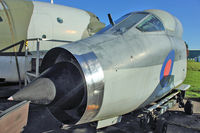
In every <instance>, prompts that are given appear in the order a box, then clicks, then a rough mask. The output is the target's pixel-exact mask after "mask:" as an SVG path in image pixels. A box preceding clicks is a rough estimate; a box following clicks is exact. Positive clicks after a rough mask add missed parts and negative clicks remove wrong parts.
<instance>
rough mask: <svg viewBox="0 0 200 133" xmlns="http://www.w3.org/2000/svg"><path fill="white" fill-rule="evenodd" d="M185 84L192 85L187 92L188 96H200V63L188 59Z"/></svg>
mask: <svg viewBox="0 0 200 133" xmlns="http://www.w3.org/2000/svg"><path fill="white" fill-rule="evenodd" d="M184 84H189V85H191V88H190V89H189V90H188V91H187V92H186V97H187V98H200V63H199V62H194V61H188V67H187V76H186V79H185V81H184Z"/></svg>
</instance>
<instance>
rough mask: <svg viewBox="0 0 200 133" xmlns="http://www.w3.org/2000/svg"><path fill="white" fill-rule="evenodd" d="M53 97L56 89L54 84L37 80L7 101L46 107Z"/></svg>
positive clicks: (43, 79) (48, 80)
mask: <svg viewBox="0 0 200 133" xmlns="http://www.w3.org/2000/svg"><path fill="white" fill-rule="evenodd" d="M55 96H56V88H55V85H54V83H53V82H52V81H51V80H50V79H48V78H38V79H36V80H35V81H33V82H32V83H31V84H29V85H28V86H26V87H25V88H23V89H22V90H20V91H18V92H17V93H16V94H14V95H13V96H12V97H10V98H9V99H8V100H14V101H23V100H27V101H31V102H32V103H35V104H42V105H47V104H49V103H51V102H52V101H53V100H54V98H55Z"/></svg>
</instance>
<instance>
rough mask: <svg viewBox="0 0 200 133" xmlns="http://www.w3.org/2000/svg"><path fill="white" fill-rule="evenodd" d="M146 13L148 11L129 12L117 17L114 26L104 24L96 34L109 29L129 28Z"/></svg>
mask: <svg viewBox="0 0 200 133" xmlns="http://www.w3.org/2000/svg"><path fill="white" fill-rule="evenodd" d="M148 14H149V13H145V12H138V13H129V14H127V15H124V16H123V17H121V18H119V19H118V20H116V21H115V25H114V26H112V25H111V24H110V25H108V26H106V27H105V28H104V29H102V30H101V31H99V32H98V33H97V34H101V33H104V32H106V31H110V30H111V31H113V30H119V29H123V30H128V29H129V28H131V27H132V26H134V25H135V24H137V23H138V22H139V21H140V20H142V19H143V18H144V17H145V16H147V15H148ZM124 20H126V21H124Z"/></svg>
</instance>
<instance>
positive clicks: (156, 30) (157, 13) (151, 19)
mask: <svg viewBox="0 0 200 133" xmlns="http://www.w3.org/2000/svg"><path fill="white" fill-rule="evenodd" d="M168 20H170V21H168ZM182 31H183V29H182V25H181V23H180V22H179V21H178V19H177V18H175V17H174V16H172V15H171V14H169V13H167V12H165V11H161V10H146V11H143V12H133V13H129V14H127V15H125V16H123V17H121V18H120V19H119V20H117V21H116V24H115V25H114V26H111V25H109V26H107V27H106V28H105V29H103V30H102V31H100V32H98V33H97V34H96V35H94V36H92V37H89V38H87V39H84V40H80V41H77V42H74V43H71V44H68V45H63V46H61V47H58V48H54V49H52V50H50V51H49V52H48V53H47V54H46V55H45V57H44V60H43V62H42V70H43V73H42V76H41V77H39V78H38V79H36V81H37V80H41V79H42V78H44V77H46V78H47V77H48V78H53V77H54V74H55V73H58V72H60V71H61V70H58V69H56V72H54V73H52V72H51V70H55V68H56V67H57V65H58V64H60V63H64V62H65V63H68V64H75V65H74V66H75V68H78V70H79V72H80V73H82V74H81V75H83V76H84V78H83V79H84V81H85V86H84V89H85V90H86V92H87V99H86V98H83V99H82V102H81V104H83V103H85V104H86V105H87V106H86V107H85V112H84V114H83V115H81V116H80V115H79V117H80V119H78V120H77V121H76V123H75V124H82V123H87V122H92V121H102V120H106V119H111V118H116V117H117V116H121V115H123V114H126V113H129V112H131V111H133V110H136V109H138V108H141V107H144V106H145V105H147V104H150V103H151V102H153V101H156V100H158V99H160V98H162V97H163V96H165V95H166V94H168V93H169V92H170V91H171V90H172V89H173V88H174V87H176V86H178V85H180V84H181V83H182V82H183V81H184V79H185V77H186V64H187V63H186V62H187V59H186V46H185V43H184V41H183V40H182ZM52 55H54V56H52ZM52 57H53V58H52ZM70 70H71V71H72V72H74V71H75V69H74V68H73V67H71V69H70ZM49 75H51V76H49ZM55 76H56V78H57V76H58V75H57V74H55ZM70 77H74V75H70ZM77 78H78V77H77ZM54 80H55V79H54ZM62 80H63V79H62ZM36 81H34V82H33V83H32V84H35V82H36ZM58 81H59V83H58ZM58 81H57V80H56V82H55V81H52V82H54V85H55V86H57V88H56V89H57V92H60V90H61V88H62V89H65V88H63V83H61V82H60V80H58ZM69 81H71V80H69ZM62 82H63V81H62ZM66 82H68V78H66ZM71 82H72V81H71ZM74 82H76V80H75V81H73V82H72V83H74ZM59 84H62V85H61V86H62V87H61V86H60V85H59ZM30 86H31V84H30ZM28 88H30V87H27V88H25V89H26V90H28ZM67 88H69V86H66V89H67ZM25 89H24V90H25ZM41 89H42V88H41ZM76 89H77V88H74V90H76ZM31 92H32V91H31ZM62 92H64V90H62ZM26 93H27V95H28V94H29V91H27V92H26ZM26 93H24V91H23V94H24V96H21V97H23V98H21V99H26V98H27V97H26ZM65 93H66V94H64V95H65V96H66V95H70V93H71V92H70V91H69V93H68V92H65ZM19 95H20V92H18V93H17V94H15V95H14V96H13V98H14V100H17V99H20V98H19V97H18V96H19ZM59 96H60V97H59ZM59 96H58V95H57V99H59V98H60V99H63V98H62V95H59ZM25 97H26V98H25ZM77 98H78V96H77ZM31 99H34V96H32V97H29V98H28V99H26V100H31ZM57 99H55V100H54V101H53V103H52V104H51V105H50V106H53V107H55V108H56V107H58V108H59V109H60V108H61V110H62V109H63V110H62V111H63V116H69V118H77V115H74V116H73V114H71V113H70V110H67V109H65V108H68V106H69V104H70V103H66V104H65V105H62V106H61V107H59V106H57ZM86 100H87V102H86ZM32 101H33V100H32ZM33 102H34V101H33ZM54 104H55V106H54ZM81 104H80V106H81ZM80 106H78V107H80ZM78 107H77V108H78ZM81 107H82V106H81ZM49 108H50V111H51V112H52V113H53V114H54V115H55V117H56V118H58V119H59V120H61V121H62V122H64V123H66V124H71V123H70V122H69V123H68V122H66V121H65V118H64V117H62V119H61V118H59V116H58V115H57V114H58V113H59V112H56V109H54V110H52V109H51V107H49ZM79 117H78V118H79ZM66 119H67V120H68V118H66ZM73 124H74V123H73Z"/></svg>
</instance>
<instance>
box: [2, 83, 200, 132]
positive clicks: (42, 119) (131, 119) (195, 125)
mask: <svg viewBox="0 0 200 133" xmlns="http://www.w3.org/2000/svg"><path fill="white" fill-rule="evenodd" d="M2 88H3V90H4V89H7V88H9V86H3V87H2ZM14 92H15V88H14V87H13V88H12V90H11V92H10V93H14ZM1 94H2V95H9V92H6V93H5V92H4V91H2V90H1V89H0V97H1ZM184 102H186V100H184ZM15 104H17V102H11V101H7V100H5V99H4V98H1V99H0V111H3V110H6V109H8V108H9V107H11V106H13V105H15ZM192 104H193V107H194V108H193V112H194V114H193V115H187V114H186V113H185V112H184V109H182V108H181V109H180V108H179V107H178V104H176V106H175V107H173V108H172V109H170V110H169V111H167V112H166V113H164V114H163V115H162V116H160V118H159V119H158V120H157V121H156V122H155V123H154V128H151V127H150V126H146V127H145V128H144V127H143V128H141V127H140V119H139V117H138V116H139V115H140V114H141V110H137V111H134V112H131V113H129V114H126V115H124V116H123V117H122V121H121V122H120V123H118V124H116V125H113V126H110V127H107V128H103V129H100V130H96V128H95V126H94V125H95V123H93V124H83V125H78V126H73V127H71V128H69V129H62V124H61V123H60V122H59V121H57V120H56V119H55V118H54V117H53V116H52V114H51V113H50V112H49V110H48V108H47V107H42V106H38V105H34V104H31V105H30V109H29V116H28V124H27V126H26V127H25V128H24V131H23V133H162V132H163V133H175V132H176V133H200V99H192Z"/></svg>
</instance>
